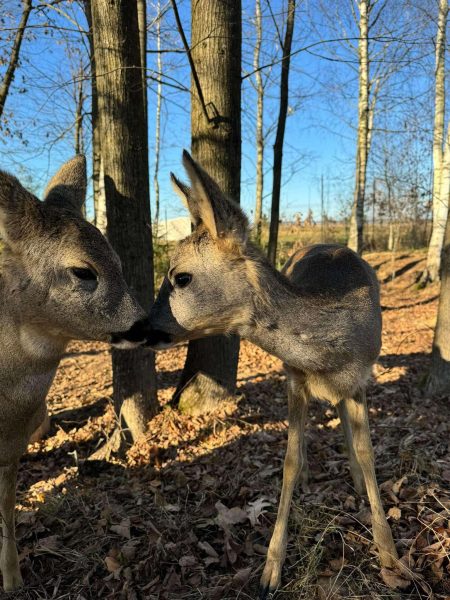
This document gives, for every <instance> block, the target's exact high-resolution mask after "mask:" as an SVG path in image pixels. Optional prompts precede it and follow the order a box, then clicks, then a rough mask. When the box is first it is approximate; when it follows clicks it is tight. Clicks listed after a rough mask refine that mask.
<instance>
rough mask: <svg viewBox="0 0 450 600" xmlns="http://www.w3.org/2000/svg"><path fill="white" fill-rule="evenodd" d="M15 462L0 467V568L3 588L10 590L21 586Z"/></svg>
mask: <svg viewBox="0 0 450 600" xmlns="http://www.w3.org/2000/svg"><path fill="white" fill-rule="evenodd" d="M16 479H17V463H16V464H14V465H8V466H7V467H0V515H1V518H2V523H3V528H2V530H3V538H2V542H3V543H2V550H1V553H0V570H1V572H2V575H3V589H4V590H5V592H11V591H13V590H16V589H18V588H20V587H21V586H22V583H23V582H22V576H21V575H20V569H19V557H18V555H17V547H16V534H15V523H14V510H15V506H16Z"/></svg>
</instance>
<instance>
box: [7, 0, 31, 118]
mask: <svg viewBox="0 0 450 600" xmlns="http://www.w3.org/2000/svg"><path fill="white" fill-rule="evenodd" d="M31 9H32V4H31V0H23V1H22V17H21V19H20V23H19V26H18V28H17V32H16V35H15V38H14V42H13V46H12V49H11V56H10V57H9V62H8V67H7V69H6V73H5V76H4V77H3V81H2V83H1V86H0V117H1V116H2V115H3V110H4V108H5V103H6V98H7V97H8V92H9V88H10V86H11V83H12V81H13V79H14V73H15V72H16V68H17V65H18V63H19V55H20V47H21V45H22V40H23V36H24V34H25V29H26V27H27V23H28V17H29V16H30V13H31Z"/></svg>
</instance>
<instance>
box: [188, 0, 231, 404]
mask: <svg viewBox="0 0 450 600" xmlns="http://www.w3.org/2000/svg"><path fill="white" fill-rule="evenodd" d="M241 18H242V15H241V2H240V0H197V1H196V2H193V3H192V40H191V48H192V59H193V62H194V66H195V71H196V74H197V76H198V80H199V83H200V88H201V91H202V96H203V99H204V103H203V102H202V99H201V97H200V96H199V92H198V89H197V85H196V83H195V79H194V76H193V77H192V81H191V87H192V96H191V97H192V106H191V134H192V153H193V156H194V158H195V159H196V160H198V161H199V162H200V164H201V165H202V166H203V167H204V168H205V169H206V170H207V171H208V173H209V174H210V175H211V176H212V177H213V178H214V179H215V180H216V181H217V182H218V184H219V185H220V187H221V189H222V190H223V191H224V192H225V193H226V194H227V195H228V196H230V197H231V198H233V199H234V200H235V201H237V202H239V199H240V174H241V112H240V111H241ZM206 112H207V113H208V114H207V115H206V114H205V113H206ZM238 358H239V340H238V338H237V337H235V336H233V337H222V336H221V337H213V338H208V339H203V340H196V341H193V342H190V343H189V349H188V355H187V358H186V363H185V365H184V369H183V373H182V376H181V380H180V383H179V385H178V388H177V392H176V396H178V397H179V400H180V409H182V407H183V406H184V407H186V406H190V405H192V404H196V406H197V410H201V411H203V412H205V411H207V410H210V409H211V408H212V407H213V406H216V405H217V404H218V403H219V402H220V401H221V400H222V399H223V398H224V397H228V396H230V395H232V394H233V393H234V391H235V387H236V375H237V363H238ZM199 402H201V403H202V406H201V407H199Z"/></svg>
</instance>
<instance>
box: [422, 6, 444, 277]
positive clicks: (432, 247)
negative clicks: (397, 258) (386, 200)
mask: <svg viewBox="0 0 450 600" xmlns="http://www.w3.org/2000/svg"><path fill="white" fill-rule="evenodd" d="M447 18H448V0H440V2H439V17H438V31H437V36H436V77H435V98H434V131H433V225H432V230H431V238H430V244H429V246H428V254H427V264H426V267H425V270H424V272H423V274H422V277H421V283H422V284H423V285H425V284H426V283H427V282H428V281H435V280H436V279H439V267H440V262H441V252H442V246H443V243H444V235H445V226H446V222H447V214H448V196H442V195H441V193H442V191H443V188H442V178H443V177H444V156H443V152H444V150H443V144H444V129H445V125H444V122H445V45H446V37H447V36H446V33H447Z"/></svg>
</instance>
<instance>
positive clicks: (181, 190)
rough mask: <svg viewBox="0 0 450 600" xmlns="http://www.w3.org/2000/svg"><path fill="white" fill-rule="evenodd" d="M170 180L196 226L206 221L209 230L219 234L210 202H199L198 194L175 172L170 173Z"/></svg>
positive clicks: (215, 234) (213, 233)
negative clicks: (178, 177) (177, 176)
mask: <svg viewBox="0 0 450 600" xmlns="http://www.w3.org/2000/svg"><path fill="white" fill-rule="evenodd" d="M170 180H171V181H172V187H173V189H174V190H175V191H176V193H177V194H178V196H179V197H180V198H181V201H182V202H183V204H184V205H185V207H186V208H187V209H188V211H189V215H190V217H191V221H192V224H193V225H194V227H198V226H199V225H200V223H204V224H205V226H206V227H207V229H208V231H209V232H210V233H211V234H212V235H214V237H215V236H217V230H216V224H215V220H214V214H213V212H212V207H211V206H210V205H209V204H208V203H201V202H198V200H197V196H196V195H194V194H193V191H192V190H191V188H190V187H189V186H188V185H186V184H185V183H183V182H181V181H180V180H179V179H177V178H176V177H175V175H174V174H173V173H171V174H170Z"/></svg>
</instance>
